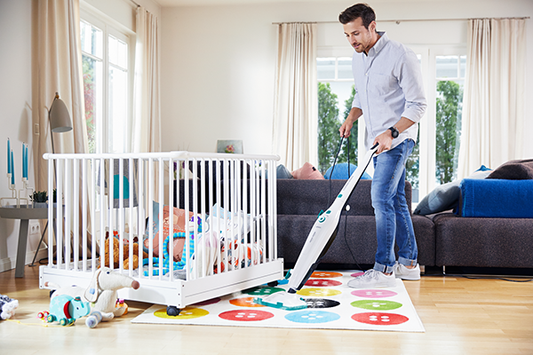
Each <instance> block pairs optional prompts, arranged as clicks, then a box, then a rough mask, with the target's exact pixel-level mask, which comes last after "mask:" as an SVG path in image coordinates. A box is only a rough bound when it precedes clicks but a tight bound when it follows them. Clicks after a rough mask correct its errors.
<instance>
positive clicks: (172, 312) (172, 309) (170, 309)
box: [167, 306, 181, 317]
mask: <svg viewBox="0 0 533 355" xmlns="http://www.w3.org/2000/svg"><path fill="white" fill-rule="evenodd" d="M180 313H181V309H179V308H178V307H176V306H167V316H172V317H176V316H179V315H180Z"/></svg>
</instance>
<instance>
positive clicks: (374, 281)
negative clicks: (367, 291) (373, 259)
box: [348, 269, 396, 288]
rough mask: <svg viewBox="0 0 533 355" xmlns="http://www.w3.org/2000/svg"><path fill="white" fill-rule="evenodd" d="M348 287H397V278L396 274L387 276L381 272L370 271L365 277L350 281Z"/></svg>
mask: <svg viewBox="0 0 533 355" xmlns="http://www.w3.org/2000/svg"><path fill="white" fill-rule="evenodd" d="M348 286H349V287H353V288H372V287H395V286H396V278H395V277H394V274H391V275H385V274H384V273H382V272H381V271H377V270H374V269H370V270H367V271H366V272H365V273H364V274H363V275H361V276H357V277H356V278H355V279H353V280H350V281H349V282H348Z"/></svg>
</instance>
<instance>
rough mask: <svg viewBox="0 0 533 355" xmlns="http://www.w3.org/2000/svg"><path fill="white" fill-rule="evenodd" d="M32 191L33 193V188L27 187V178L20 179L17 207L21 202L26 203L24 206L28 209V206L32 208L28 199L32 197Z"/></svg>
mask: <svg viewBox="0 0 533 355" xmlns="http://www.w3.org/2000/svg"><path fill="white" fill-rule="evenodd" d="M28 191H29V193H28ZM33 191H34V189H33V187H31V186H28V178H25V177H23V178H22V189H20V190H18V205H17V206H20V203H21V202H22V201H26V205H27V206H28V207H30V206H31V207H33V204H31V203H30V199H29V197H30V196H33ZM23 192H24V194H23ZM23 196H26V197H23Z"/></svg>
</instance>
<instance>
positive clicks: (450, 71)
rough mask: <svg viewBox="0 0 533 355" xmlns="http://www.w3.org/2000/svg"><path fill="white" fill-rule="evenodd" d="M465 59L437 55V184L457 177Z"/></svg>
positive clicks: (460, 56)
mask: <svg viewBox="0 0 533 355" xmlns="http://www.w3.org/2000/svg"><path fill="white" fill-rule="evenodd" d="M465 67H466V56H465V55H446V56H436V58H435V69H436V70H435V71H436V90H437V93H436V117H435V118H436V120H435V123H436V135H435V145H436V147H435V148H436V149H435V152H436V156H435V178H436V183H437V184H445V183H448V182H452V181H454V180H455V179H456V178H457V162H458V155H459V145H460V139H461V114H462V105H463V89H464V78H465Z"/></svg>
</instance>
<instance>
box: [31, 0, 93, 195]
mask: <svg viewBox="0 0 533 355" xmlns="http://www.w3.org/2000/svg"><path fill="white" fill-rule="evenodd" d="M79 9H80V6H79V0H50V1H37V0H34V1H33V3H32V12H33V13H32V18H33V23H34V24H35V26H33V33H32V37H33V40H32V47H33V55H32V106H33V110H32V120H33V124H34V125H35V124H38V125H39V134H38V135H34V136H33V147H32V149H33V157H34V159H33V164H34V169H35V189H36V190H40V191H44V190H47V188H48V179H47V177H48V165H47V162H46V161H45V160H44V159H43V158H42V156H43V154H44V153H51V152H52V147H51V139H50V134H52V133H51V131H50V124H49V121H48V110H49V109H50V106H51V104H52V101H53V99H54V96H55V93H56V92H58V93H59V95H60V98H61V99H62V100H63V101H64V102H65V104H66V106H67V108H68V111H69V113H70V117H71V120H72V127H73V129H72V131H70V132H65V133H54V148H55V152H56V153H85V152H86V151H87V127H86V125H85V109H84V100H83V82H82V75H83V74H82V67H81V44H80V36H79V32H80V11H79Z"/></svg>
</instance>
